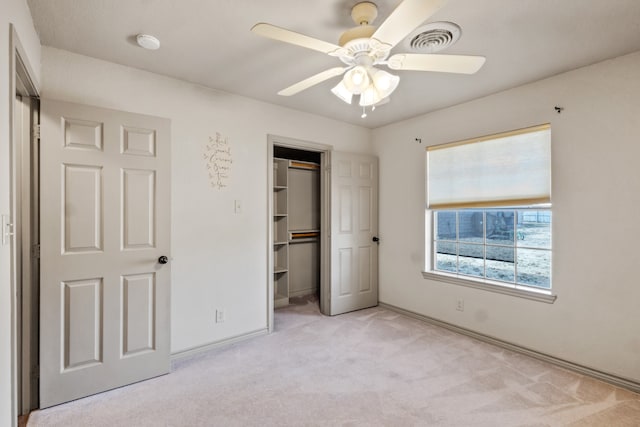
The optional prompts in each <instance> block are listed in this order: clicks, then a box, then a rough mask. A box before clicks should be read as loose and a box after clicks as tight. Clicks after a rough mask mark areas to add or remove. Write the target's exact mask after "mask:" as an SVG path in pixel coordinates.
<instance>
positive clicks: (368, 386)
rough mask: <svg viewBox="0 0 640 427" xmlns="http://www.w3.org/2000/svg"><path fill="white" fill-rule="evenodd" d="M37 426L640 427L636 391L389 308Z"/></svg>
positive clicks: (312, 326) (87, 402) (84, 402)
mask: <svg viewBox="0 0 640 427" xmlns="http://www.w3.org/2000/svg"><path fill="white" fill-rule="evenodd" d="M28 425H29V426H83V427H84V426H87V427H88V426H491V427H495V426H522V427H525V426H526V427H541V426H567V425H568V426H598V427H600V426H618V427H620V426H638V425H640V395H638V394H636V393H632V392H630V391H627V390H624V389H620V388H617V387H614V386H612V385H609V384H607V383H603V382H600V381H597V380H595V379H592V378H590V377H585V376H583V375H579V374H576V373H573V372H570V371H567V370H564V369H560V368H557V367H555V366H553V365H550V364H547V363H544V362H540V361H538V360H535V359H531V358H529V357H526V356H523V355H520V354H518V353H514V352H511V351H508V350H504V349H501V348H498V347H494V346H492V345H489V344H486V343H483V342H480V341H477V340H474V339H472V338H468V337H466V336H462V335H459V334H456V333H454V332H451V331H449V330H446V329H442V328H439V327H436V326H432V325H429V324H426V323H424V322H421V321H419V320H415V319H411V318H408V317H406V316H403V315H400V314H397V313H395V312H391V311H388V310H385V309H382V308H372V309H368V310H362V311H358V312H354V313H349V314H345V315H341V316H335V317H326V316H322V315H321V314H320V313H319V310H318V304H317V301H314V300H308V299H299V300H297V301H296V303H295V304H294V305H291V306H289V307H287V308H284V309H280V310H277V311H276V315H275V332H274V333H273V334H271V335H265V336H262V337H258V338H255V339H251V340H247V341H244V342H241V343H237V344H234V345H232V346H228V347H225V348H221V349H216V350H211V351H209V352H206V353H202V354H199V355H196V356H192V357H190V358H188V359H183V360H180V361H178V362H175V363H174V365H173V369H172V373H171V374H169V375H165V376H163V377H159V378H155V379H152V380H148V381H144V382H141V383H137V384H133V385H130V386H127V387H123V388H120V389H116V390H112V391H109V392H106V393H102V394H99V395H96V396H91V397H87V398H84V399H80V400H77V401H74V402H70V403H67V404H63V405H59V406H56V407H53V408H49V409H45V410H40V411H35V412H33V413H32V414H31V416H30V418H29V424H28Z"/></svg>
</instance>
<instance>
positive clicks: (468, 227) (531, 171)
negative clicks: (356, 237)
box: [427, 125, 552, 292]
mask: <svg viewBox="0 0 640 427" xmlns="http://www.w3.org/2000/svg"><path fill="white" fill-rule="evenodd" d="M550 208H551V129H550V126H549V125H541V126H535V127H531V128H526V129H520V130H516V131H510V132H505V133H501V134H497V135H491V136H486V137H481V138H475V139H472V140H466V141H458V142H454V143H448V144H442V145H436V146H432V147H428V148H427V210H428V211H427V212H428V213H429V215H427V218H429V221H430V222H431V224H429V225H428V226H427V230H429V231H428V234H429V239H428V240H427V242H428V243H427V244H428V245H429V246H428V250H427V252H428V253H429V259H428V260H427V263H428V269H427V270H428V271H430V272H432V273H434V274H440V275H444V276H448V277H450V276H455V277H457V278H460V279H464V280H471V281H476V282H480V283H482V284H483V285H489V286H495V285H503V286H508V287H511V288H516V289H520V290H529V291H538V292H540V291H542V292H548V291H549V290H550V289H551V250H552V248H551V218H552V214H551V209H550Z"/></svg>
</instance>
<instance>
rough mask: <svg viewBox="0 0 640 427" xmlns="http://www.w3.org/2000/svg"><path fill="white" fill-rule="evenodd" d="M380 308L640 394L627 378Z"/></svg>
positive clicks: (411, 313)
mask: <svg viewBox="0 0 640 427" xmlns="http://www.w3.org/2000/svg"><path fill="white" fill-rule="evenodd" d="M378 306H379V307H381V308H385V309H387V310H391V311H394V312H396V313H399V314H402V315H405V316H408V317H411V318H414V319H417V320H421V321H423V322H426V323H429V324H431V325H435V326H439V327H441V328H445V329H448V330H450V331H453V332H457V333H459V334H462V335H466V336H468V337H471V338H475V339H477V340H479V341H482V342H486V343H488V344H492V345H495V346H497V347H501V348H504V349H507V350H511V351H515V352H517V353H520V354H524V355H525V356H529V357H533V358H534V359H538V360H542V361H543V362H548V363H551V364H553V365H556V366H559V367H561V368H565V369H568V370H571V371H574V372H577V373H579V374H582V375H587V376H590V377H593V378H596V379H598V380H601V381H604V382H607V383H609V384H613V385H615V386H617V387H622V388H625V389H628V390H631V391H633V392H635V393H640V382H637V381H633V380H630V379H627V378H623V377H619V376H617V375H613V374H609V373H606V372H603V371H600V370H598V369H593V368H589V367H587V366H583V365H579V364H577V363H573V362H569V361H568V360H564V359H560V358H558V357H554V356H551V355H548V354H545V353H541V352H539V351H536V350H532V349H530V348H527V347H522V346H520V345H517V344H512V343H510V342H508V341H504V340H501V339H499V338H494V337H492V336H490V335H485V334H481V333H479V332H475V331H472V330H470V329H466V328H462V327H460V326H456V325H453V324H451V323H447V322H443V321H441V320H438V319H434V318H433V317H429V316H425V315H423V314H419V313H416V312H414V311H410V310H405V309H403V308H400V307H396V306H394V305H391V304H386V303H383V302H380V303H379V304H378Z"/></svg>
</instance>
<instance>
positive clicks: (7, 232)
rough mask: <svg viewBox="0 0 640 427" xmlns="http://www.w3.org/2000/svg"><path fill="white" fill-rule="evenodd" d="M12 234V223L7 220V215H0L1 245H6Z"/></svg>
mask: <svg viewBox="0 0 640 427" xmlns="http://www.w3.org/2000/svg"><path fill="white" fill-rule="evenodd" d="M11 236H13V224H11V223H10V222H9V215H2V245H3V246H4V245H8V244H9V240H10V238H11Z"/></svg>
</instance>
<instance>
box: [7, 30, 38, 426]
mask: <svg viewBox="0 0 640 427" xmlns="http://www.w3.org/2000/svg"><path fill="white" fill-rule="evenodd" d="M18 76H19V77H18ZM34 76H35V73H34V72H33V68H32V67H31V63H30V62H29V57H28V55H27V53H26V51H25V49H24V47H23V46H22V43H21V42H20V37H19V36H18V32H17V30H16V28H15V26H14V25H13V24H11V23H10V24H9V100H10V103H9V106H10V108H9V144H10V151H9V152H10V156H11V159H10V160H9V161H10V176H11V177H10V188H9V192H10V201H11V202H10V205H11V218H12V222H13V224H14V230H15V231H17V232H18V233H17V234H15V235H14V239H13V242H12V248H11V253H12V255H11V258H12V259H11V278H10V286H11V314H10V316H11V317H10V319H11V320H10V321H11V344H10V346H11V347H10V351H11V379H10V381H11V425H12V426H15V425H16V423H17V419H18V415H19V412H24V410H22V408H21V406H22V396H20V395H18V389H19V387H18V382H20V385H21V386H27V387H30V385H29V384H27V385H24V384H22V375H21V373H20V372H18V368H19V366H23V365H24V363H23V361H24V355H23V354H22V348H21V347H19V346H18V336H19V335H20V336H22V335H23V334H22V330H18V327H19V325H20V324H21V323H20V322H19V319H18V315H20V316H22V306H18V304H19V301H18V300H17V298H16V296H17V295H18V291H20V292H21V291H22V289H21V286H22V279H21V273H22V271H21V270H22V262H23V260H22V258H21V257H22V254H21V252H22V246H23V245H24V244H25V243H26V244H28V245H29V246H30V242H23V241H22V237H21V236H22V235H21V233H20V231H21V230H19V228H21V227H22V222H21V218H19V217H17V213H18V212H20V213H21V210H22V201H21V200H22V198H23V197H26V196H27V195H28V196H29V197H30V196H31V192H30V191H29V192H27V193H25V190H24V188H25V187H24V185H23V184H20V188H17V185H16V178H17V176H16V175H15V174H16V173H17V172H16V159H17V158H16V148H17V147H16V144H15V129H14V125H15V119H14V108H15V99H16V93H17V90H18V87H17V80H18V78H20V81H21V89H22V90H24V91H26V94H25V95H26V96H30V97H35V98H37V97H38V96H39V87H38V84H37V82H36V80H35V79H34ZM30 117H31V119H30V120H32V119H33V116H32V115H30ZM29 141H30V138H29ZM20 178H21V177H20ZM18 200H20V203H19V204H20V206H16V203H17V201H18ZM20 216H21V215H20ZM29 226H31V224H29ZM29 249H30V248H29ZM16 260H20V265H17V264H16ZM24 261H25V262H28V263H30V258H29V259H26V260H24ZM33 309H36V307H33ZM30 313H31V311H30ZM27 369H29V370H30V366H29V367H28V368H27ZM29 390H30V388H29ZM31 403H32V402H31Z"/></svg>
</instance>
